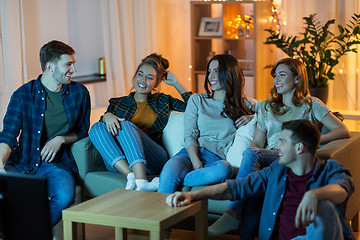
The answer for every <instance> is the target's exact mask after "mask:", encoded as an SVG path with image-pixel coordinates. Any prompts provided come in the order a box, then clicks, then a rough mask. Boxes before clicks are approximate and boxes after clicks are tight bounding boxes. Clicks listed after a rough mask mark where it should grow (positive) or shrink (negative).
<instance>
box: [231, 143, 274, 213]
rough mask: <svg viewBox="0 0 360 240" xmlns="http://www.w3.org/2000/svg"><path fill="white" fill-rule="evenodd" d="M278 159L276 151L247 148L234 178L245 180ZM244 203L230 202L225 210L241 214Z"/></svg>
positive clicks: (243, 201) (238, 201) (239, 201)
mask: <svg viewBox="0 0 360 240" xmlns="http://www.w3.org/2000/svg"><path fill="white" fill-rule="evenodd" d="M278 158H279V151H278V150H266V149H253V148H247V149H246V150H245V151H244V154H243V159H242V161H241V165H240V168H239V172H238V174H237V175H236V178H246V177H247V175H249V174H250V173H252V172H255V171H259V170H261V169H262V168H264V167H268V166H270V164H271V163H272V162H273V161H275V160H276V159H278ZM245 203H246V200H236V201H231V202H230V204H229V205H228V207H227V208H228V209H231V210H234V211H236V212H237V213H238V214H241V213H242V210H243V208H244V205H245ZM249 204H251V203H249Z"/></svg>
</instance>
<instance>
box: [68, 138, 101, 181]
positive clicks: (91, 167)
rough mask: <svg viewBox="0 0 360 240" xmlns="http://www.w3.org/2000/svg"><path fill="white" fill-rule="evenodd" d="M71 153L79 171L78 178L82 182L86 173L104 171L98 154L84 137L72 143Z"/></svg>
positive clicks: (88, 139)
mask: <svg viewBox="0 0 360 240" xmlns="http://www.w3.org/2000/svg"><path fill="white" fill-rule="evenodd" d="M71 152H72V154H73V156H74V159H75V162H76V165H77V167H78V170H79V176H80V179H81V180H82V181H84V179H85V176H86V174H87V173H88V172H94V171H105V170H106V167H105V165H104V162H103V160H102V158H101V155H100V153H99V152H98V151H97V150H96V148H95V147H94V145H93V144H92V143H91V141H90V138H89V137H86V138H83V139H80V140H79V141H77V142H75V143H73V145H72V146H71Z"/></svg>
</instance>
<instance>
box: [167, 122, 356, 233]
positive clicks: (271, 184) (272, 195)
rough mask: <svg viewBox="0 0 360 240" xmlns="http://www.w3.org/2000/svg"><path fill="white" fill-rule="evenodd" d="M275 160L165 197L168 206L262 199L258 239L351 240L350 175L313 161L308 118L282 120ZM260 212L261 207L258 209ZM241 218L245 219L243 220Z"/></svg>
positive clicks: (314, 132) (315, 141)
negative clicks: (242, 174)
mask: <svg viewBox="0 0 360 240" xmlns="http://www.w3.org/2000/svg"><path fill="white" fill-rule="evenodd" d="M282 130H283V131H282V133H281V135H280V138H279V144H278V149H279V156H280V158H279V160H277V161H276V162H274V163H273V164H272V165H271V166H270V167H267V168H264V169H262V170H261V171H259V172H254V173H252V174H250V175H248V177H247V178H244V179H236V180H228V181H227V182H225V183H221V184H217V185H214V186H210V187H206V188H203V189H200V190H197V191H193V192H184V193H182V192H176V193H174V194H171V195H169V196H168V197H167V199H166V202H167V204H168V205H169V206H171V207H180V206H185V205H187V204H189V203H190V202H191V201H193V200H199V199H207V198H210V199H218V200H235V199H244V198H257V197H264V204H263V207H262V212H261V217H260V226H259V233H258V234H259V239H260V240H264V239H318V240H320V239H324V240H325V239H326V240H330V239H334V240H339V239H354V235H353V233H352V230H351V228H350V225H349V221H348V220H347V218H346V217H345V210H346V204H347V200H348V198H349V197H350V195H351V194H352V192H353V191H354V186H353V183H352V178H351V175H350V172H349V171H348V170H347V169H345V168H343V167H342V166H340V165H339V164H338V163H337V162H336V161H334V160H327V161H324V160H321V159H319V158H317V157H316V151H317V148H318V146H319V141H320V132H319V130H318V129H317V128H316V126H314V125H313V124H312V123H310V122H309V121H308V120H295V121H288V122H284V123H283V125H282ZM259 209H260V208H259ZM243 219H245V220H246V217H244V218H243Z"/></svg>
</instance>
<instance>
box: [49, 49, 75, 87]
mask: <svg viewBox="0 0 360 240" xmlns="http://www.w3.org/2000/svg"><path fill="white" fill-rule="evenodd" d="M53 64H54V65H55V69H54V72H53V74H52V77H53V79H55V81H57V83H58V84H59V85H60V84H69V83H70V81H71V76H72V75H73V74H74V73H76V68H75V57H74V54H73V55H67V54H63V55H61V57H60V59H59V61H58V62H57V63H56V64H55V63H53Z"/></svg>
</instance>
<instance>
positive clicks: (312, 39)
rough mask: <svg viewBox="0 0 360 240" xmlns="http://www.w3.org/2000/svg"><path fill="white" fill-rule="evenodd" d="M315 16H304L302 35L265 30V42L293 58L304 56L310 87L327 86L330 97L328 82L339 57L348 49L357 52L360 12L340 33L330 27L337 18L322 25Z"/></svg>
mask: <svg viewBox="0 0 360 240" xmlns="http://www.w3.org/2000/svg"><path fill="white" fill-rule="evenodd" d="M315 15H316V14H311V15H310V16H309V17H304V18H303V19H304V27H303V29H304V31H303V32H301V33H299V36H286V35H284V34H281V33H280V32H278V31H275V30H273V29H271V28H269V29H265V31H267V32H269V33H270V36H269V37H267V39H266V42H264V43H265V44H274V45H275V46H276V47H278V48H279V49H281V50H282V51H283V52H285V53H286V54H287V55H288V56H289V57H294V58H298V59H300V60H301V61H302V62H303V63H304V64H305V66H306V70H307V74H308V78H309V86H310V88H325V91H326V98H327V92H328V81H329V80H334V76H335V73H334V67H335V66H336V65H337V64H338V63H339V58H340V57H341V56H343V55H344V54H346V53H347V52H355V53H356V52H357V50H356V48H355V47H354V45H355V44H359V43H360V14H354V15H353V16H352V17H351V20H350V21H349V23H348V24H347V25H346V26H345V27H343V26H341V25H338V30H339V34H337V35H336V34H335V33H333V32H331V31H330V30H329V28H330V26H331V25H332V24H334V23H335V19H331V20H329V21H327V22H326V23H325V24H324V25H322V24H321V23H320V22H319V21H317V20H316V19H315ZM312 95H314V94H312ZM324 102H326V101H324Z"/></svg>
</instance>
